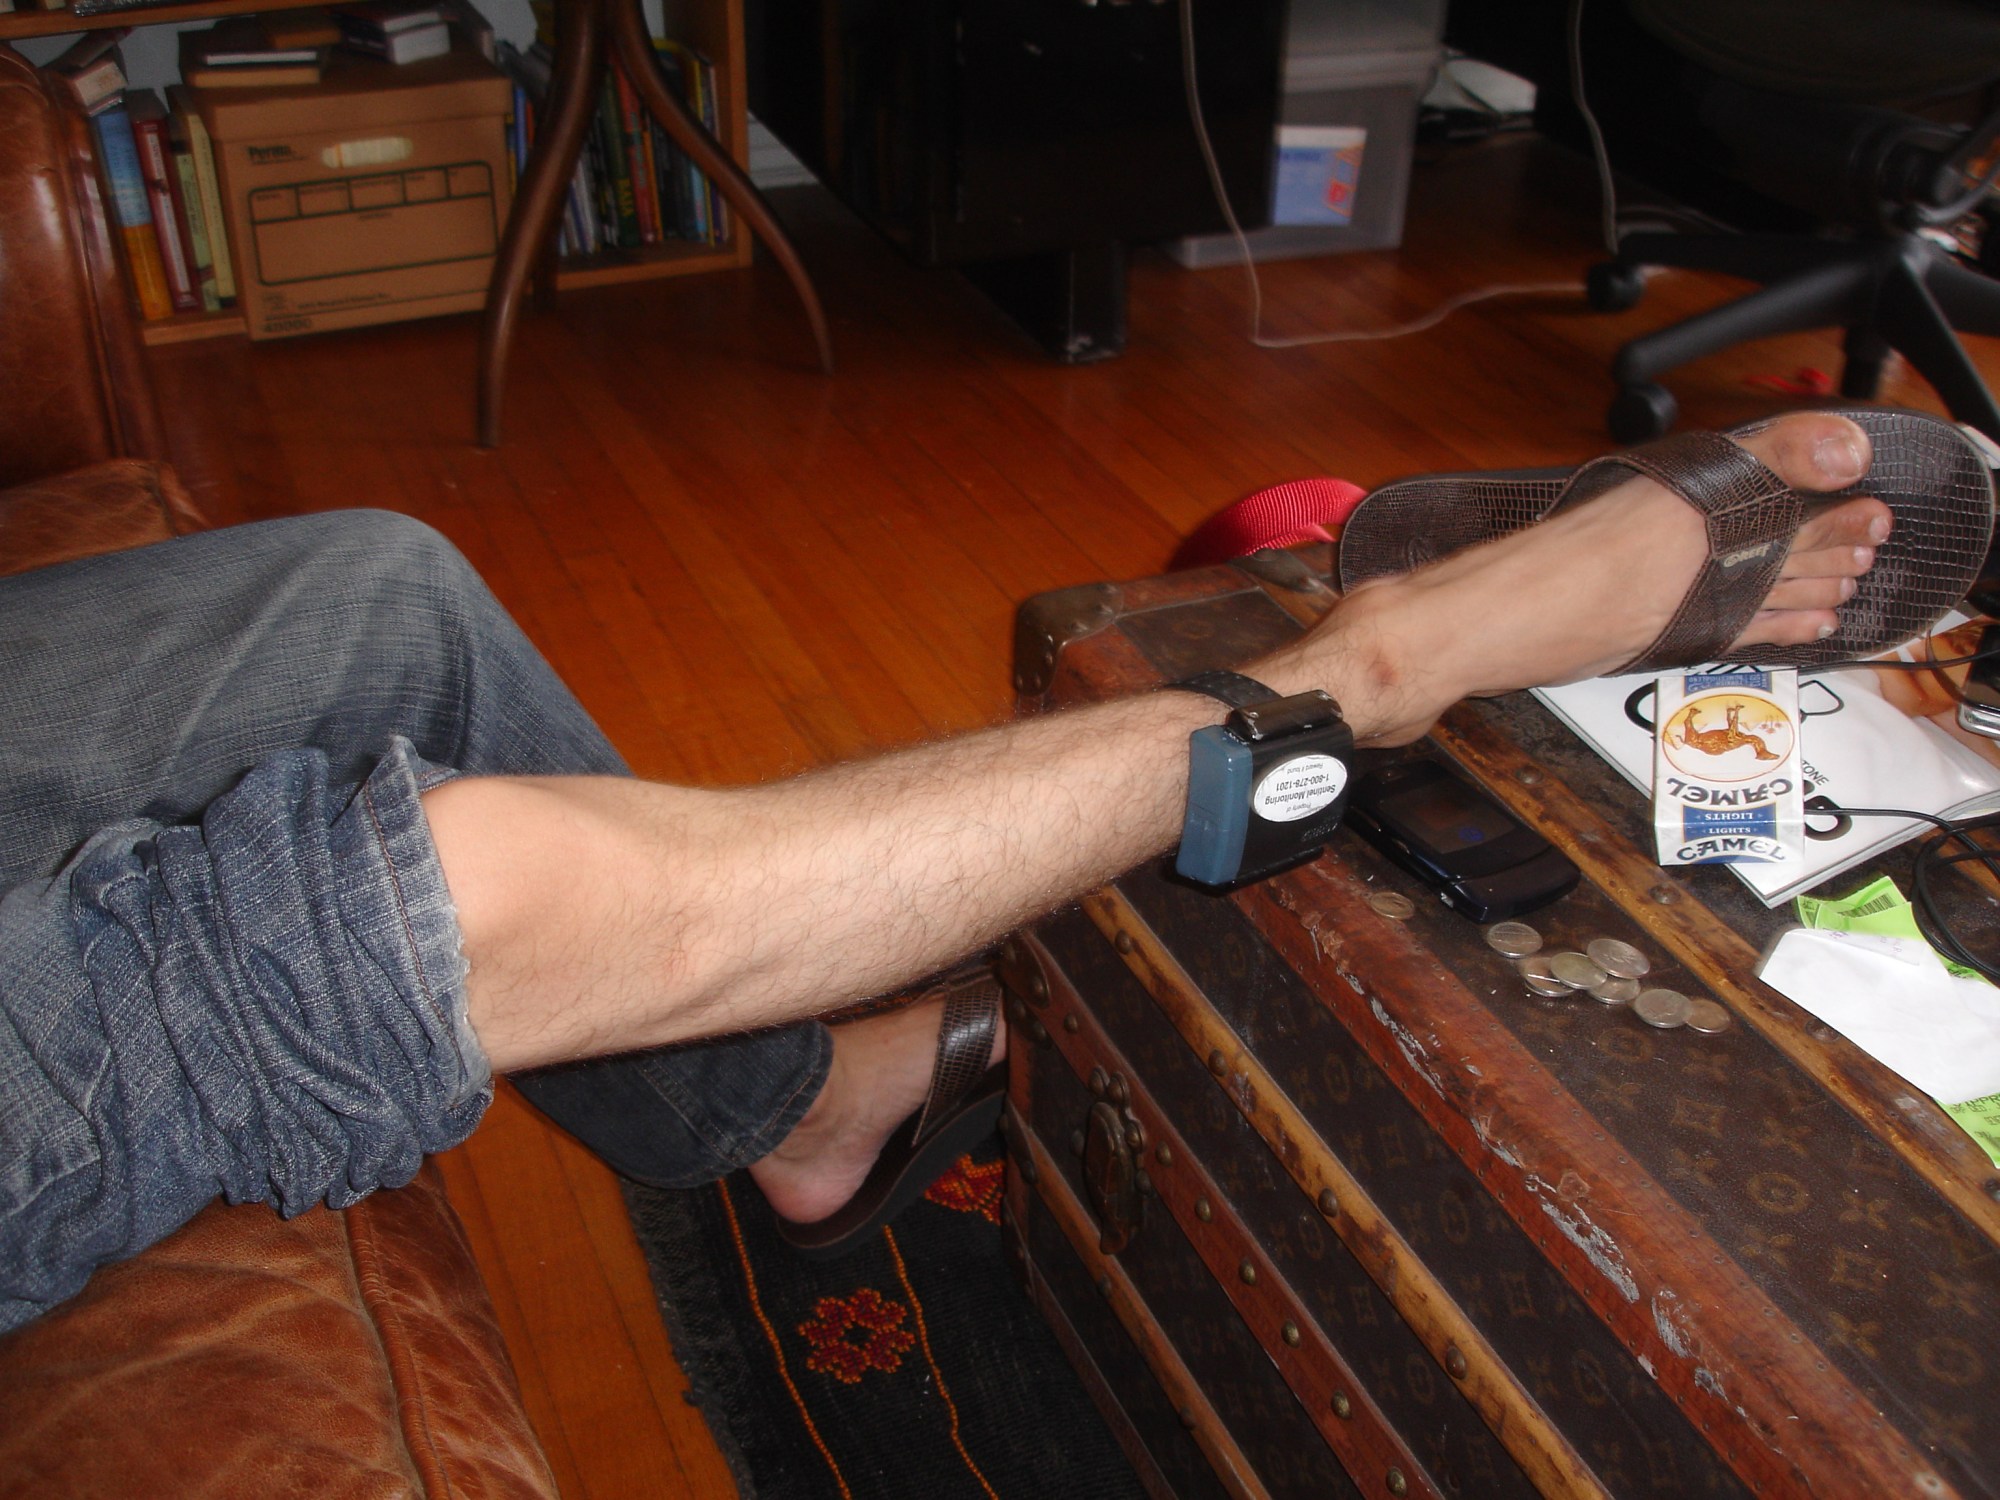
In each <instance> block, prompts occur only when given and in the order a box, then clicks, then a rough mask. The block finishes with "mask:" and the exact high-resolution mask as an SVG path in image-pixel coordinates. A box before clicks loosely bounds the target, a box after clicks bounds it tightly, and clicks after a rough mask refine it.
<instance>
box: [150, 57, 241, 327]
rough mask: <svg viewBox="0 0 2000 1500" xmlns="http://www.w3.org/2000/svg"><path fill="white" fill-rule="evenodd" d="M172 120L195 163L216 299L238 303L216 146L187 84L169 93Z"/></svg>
mask: <svg viewBox="0 0 2000 1500" xmlns="http://www.w3.org/2000/svg"><path fill="white" fill-rule="evenodd" d="M167 98H168V100H169V101H170V102H171V103H172V105H173V118H174V121H175V123H176V125H177V126H178V127H179V129H180V130H182V131H184V132H185V133H186V136H187V143H188V155H189V157H190V158H191V159H192V161H193V164H194V180H195V187H196V189H197V192H198V195H199V197H200V199H201V214H202V221H203V223H205V224H206V225H207V227H208V251H209V258H210V261H211V263H212V264H213V267H214V271H215V295H216V299H217V300H218V301H219V302H221V304H222V305H223V306H224V307H231V306H234V305H235V302H236V265H235V258H234V257H233V256H232V255H231V254H230V251H229V221H228V220H227V219H226V218H224V217H223V213H222V179H221V178H220V177H219V176H218V175H217V174H216V170H215V143H214V141H213V140H212V139H211V138H210V136H209V133H208V122H207V121H205V120H203V119H202V117H201V110H200V109H199V108H197V107H196V105H195V102H194V92H193V90H192V89H190V88H189V87H188V86H187V85H186V84H184V83H176V84H174V85H172V86H171V87H170V88H169V89H168V90H167Z"/></svg>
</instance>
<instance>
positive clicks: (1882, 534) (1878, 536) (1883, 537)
mask: <svg viewBox="0 0 2000 1500" xmlns="http://www.w3.org/2000/svg"><path fill="white" fill-rule="evenodd" d="M1868 540H1869V541H1871V542H1886V541H1888V540H1889V518H1888V517H1887V516H1877V517H1876V518H1875V519H1874V520H1872V521H1870V522H1869V523H1868Z"/></svg>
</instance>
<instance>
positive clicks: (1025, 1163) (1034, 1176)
mask: <svg viewBox="0 0 2000 1500" xmlns="http://www.w3.org/2000/svg"><path fill="white" fill-rule="evenodd" d="M1041 1176H1042V1173H1041V1169H1040V1168H1039V1167H1037V1166H1036V1165H1035V1163H1034V1158H1032V1157H1027V1156H1024V1157H1022V1158H1021V1181H1023V1182H1025V1183H1027V1184H1028V1185H1029V1186H1031V1187H1032V1186H1033V1185H1034V1184H1035V1183H1036V1182H1038V1181H1040V1180H1041Z"/></svg>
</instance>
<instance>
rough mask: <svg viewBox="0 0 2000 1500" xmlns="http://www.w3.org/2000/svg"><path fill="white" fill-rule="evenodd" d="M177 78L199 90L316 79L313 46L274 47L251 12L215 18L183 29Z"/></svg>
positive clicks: (317, 60) (316, 52)
mask: <svg viewBox="0 0 2000 1500" xmlns="http://www.w3.org/2000/svg"><path fill="white" fill-rule="evenodd" d="M180 54H181V82H183V83H185V84H189V85H191V86H193V87H195V88H198V89H231V88H278V87H284V86H289V85H294V84H303V83H318V82H319V75H320V50H319V48H317V47H273V46H272V45H271V44H270V43H268V42H267V41H265V40H264V33H263V31H262V29H261V28H260V27H259V26H258V24H257V18H256V17H255V16H236V17H232V18H231V19H229V20H226V21H218V22H217V23H216V24H215V26H214V27H212V28H211V29H210V30H207V31H183V32H182V33H181V37H180Z"/></svg>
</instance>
